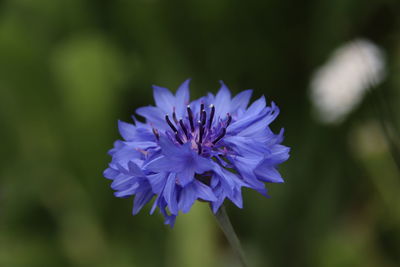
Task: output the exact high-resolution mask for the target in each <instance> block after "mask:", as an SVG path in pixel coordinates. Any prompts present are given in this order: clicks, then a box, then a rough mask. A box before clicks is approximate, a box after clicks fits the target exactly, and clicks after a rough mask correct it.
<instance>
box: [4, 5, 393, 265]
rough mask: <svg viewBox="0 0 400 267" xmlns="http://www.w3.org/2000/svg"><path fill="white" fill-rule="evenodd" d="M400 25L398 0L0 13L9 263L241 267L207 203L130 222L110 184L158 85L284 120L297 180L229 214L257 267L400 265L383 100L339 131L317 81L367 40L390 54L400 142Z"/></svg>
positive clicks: (288, 167) (40, 8) (387, 93)
mask: <svg viewBox="0 0 400 267" xmlns="http://www.w3.org/2000/svg"><path fill="white" fill-rule="evenodd" d="M399 11H400V9H399V1H398V0H369V1H365V0H334V1H322V0H308V1H289V0H284V1H282V0H266V1H259V0H249V1H228V0H202V1H200V0H190V1H177V0H172V1H161V0H140V1H139V0H136V1H135V0H114V1H112V0H108V1H107V0H97V1H95V0H3V1H1V2H0V138H1V139H0V140H1V152H2V153H1V156H0V266H5V267H22V266H23V267H25V266H27V267H42V266H97V267H103V266H104V267H106V266H107V267H108V266H113V267H125V266H126V267H128V266H129V267H131V266H139V267H146V266H170V267H181V266H182V267H197V266H198V267H203V266H210V267H217V266H229V267H230V266H238V265H237V260H236V258H235V257H234V255H233V254H232V251H231V250H230V248H229V246H228V244H227V242H226V240H225V238H224V236H223V235H222V233H221V231H220V230H219V229H218V227H217V224H216V222H215V220H214V218H213V217H212V215H211V213H210V211H209V209H208V206H207V205H206V204H204V203H198V204H196V205H195V206H194V208H193V209H192V211H191V212H190V213H189V214H186V215H183V216H179V217H178V219H177V223H176V225H175V228H174V229H169V228H168V227H167V226H164V225H163V219H162V217H161V216H160V215H159V214H157V215H155V216H150V215H148V211H149V207H147V208H145V209H144V210H143V211H142V212H141V213H139V214H138V215H137V216H132V215H131V208H132V201H131V200H128V199H117V198H115V197H114V196H113V194H112V190H111V189H110V187H109V183H110V182H109V181H108V180H106V179H105V178H103V177H102V172H103V170H104V169H105V168H106V166H107V163H108V162H109V160H110V158H109V156H108V155H107V154H106V152H107V150H108V149H110V148H111V147H112V143H113V141H114V140H115V139H117V138H119V135H118V132H117V120H118V119H122V120H125V121H129V120H130V116H131V114H133V112H134V110H135V109H136V108H137V107H139V106H143V105H148V104H152V103H153V100H152V96H151V93H152V92H151V85H152V84H158V85H161V86H165V87H168V88H170V89H173V90H175V88H177V87H178V86H179V84H180V83H181V82H183V81H184V80H185V79H186V78H188V77H191V78H192V79H193V80H192V85H191V87H192V98H193V97H199V96H201V95H202V94H204V93H205V92H207V91H212V92H216V90H217V89H218V87H219V85H218V80H224V81H225V82H226V83H227V85H228V86H229V87H230V88H231V89H232V91H234V92H239V91H240V90H243V89H247V88H254V89H255V92H254V97H253V98H254V99H255V97H259V96H261V95H262V94H265V95H266V97H267V99H269V100H274V101H275V102H276V103H277V104H278V105H279V107H280V108H281V115H280V116H279V117H278V119H277V121H276V122H274V123H273V125H272V127H273V129H274V130H279V129H280V127H284V128H285V130H286V139H285V144H286V145H288V146H290V147H292V152H291V158H290V160H289V161H288V162H287V163H285V164H283V165H282V167H281V172H282V174H283V176H284V177H285V180H286V183H284V184H277V185H270V186H269V192H270V195H271V196H272V198H270V199H265V198H263V197H262V196H260V195H259V194H257V193H255V192H253V191H250V190H244V192H243V195H244V206H245V207H244V209H242V210H240V209H237V208H236V207H234V206H232V205H230V204H228V211H229V213H230V215H231V219H232V221H233V224H234V226H235V228H236V230H237V232H238V234H239V236H240V238H241V240H242V242H243V246H244V249H245V251H246V254H247V257H248V259H249V262H250V266H260V267H261V266H284V267H286V266H296V267H299V266H306V267H309V266H328V267H330V266H363V267H369V266H393V267H394V266H400V175H399V171H398V170H399V169H398V168H397V167H396V164H395V161H394V160H393V157H392V156H391V153H390V150H391V149H392V150H393V149H394V150H395V149H396V148H395V147H389V146H388V145H387V144H388V142H387V140H386V139H385V135H384V134H383V131H382V129H381V126H380V121H379V119H378V118H379V116H377V114H376V112H374V109H373V106H374V103H376V102H377V99H376V96H375V95H374V94H368V95H367V96H366V98H365V99H364V101H363V102H362V104H361V105H360V106H359V107H358V108H357V109H356V110H355V111H354V112H352V113H351V114H350V116H349V117H348V118H347V119H346V120H345V121H344V122H342V123H340V124H335V125H326V124H323V123H320V122H319V121H318V120H316V119H315V118H314V117H313V116H312V105H311V101H310V100H309V88H310V80H311V77H312V74H313V73H314V71H315V70H316V69H317V68H318V67H319V66H320V65H321V64H323V63H324V62H326V60H327V59H328V58H329V56H330V55H331V53H332V52H333V51H334V50H335V49H336V48H337V47H338V46H340V45H342V44H343V43H344V42H347V41H349V40H352V39H354V38H357V37H363V38H367V39H369V40H371V41H373V42H374V43H376V44H378V45H379V46H380V47H381V48H382V49H383V51H384V53H385V55H386V68H387V74H386V78H385V80H384V82H383V84H382V85H381V86H380V87H379V88H378V89H379V91H380V94H381V96H382V98H383V99H384V101H386V102H385V103H386V104H385V106H389V107H391V108H392V112H391V114H390V117H391V118H392V119H391V123H392V124H391V129H392V128H393V129H395V125H396V124H397V122H399V116H400V109H399V108H398V107H399V105H400V94H399V92H400V91H399V88H400V75H399V74H400V12H399ZM386 116H387V114H386ZM394 133H395V134H394V136H396V132H395V131H394ZM392 152H393V151H392Z"/></svg>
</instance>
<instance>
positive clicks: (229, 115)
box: [225, 113, 232, 127]
mask: <svg viewBox="0 0 400 267" xmlns="http://www.w3.org/2000/svg"><path fill="white" fill-rule="evenodd" d="M226 115H227V116H228V121H227V122H226V126H225V127H228V126H229V124H231V121H232V116H231V114H229V113H228V114H226Z"/></svg>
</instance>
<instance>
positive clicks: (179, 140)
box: [175, 132, 183, 145]
mask: <svg viewBox="0 0 400 267" xmlns="http://www.w3.org/2000/svg"><path fill="white" fill-rule="evenodd" d="M175 139H176V141H178V143H179V144H181V145H183V142H182V140H181V138H180V137H179V133H178V132H175Z"/></svg>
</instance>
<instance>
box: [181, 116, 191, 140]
mask: <svg viewBox="0 0 400 267" xmlns="http://www.w3.org/2000/svg"><path fill="white" fill-rule="evenodd" d="M179 124H180V125H181V128H182V130H183V132H184V133H185V135H186V138H187V139H189V133H188V131H187V129H186V126H185V124H184V123H183V120H179Z"/></svg>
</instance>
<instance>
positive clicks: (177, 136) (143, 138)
mask: <svg viewBox="0 0 400 267" xmlns="http://www.w3.org/2000/svg"><path fill="white" fill-rule="evenodd" d="M153 88H154V100H155V102H156V106H155V107H154V106H147V107H141V108H139V109H137V110H136V113H137V114H138V115H140V116H142V117H144V118H145V119H146V123H142V122H139V121H137V120H136V119H135V118H133V120H134V124H129V123H125V122H122V121H119V123H118V127H119V132H120V134H121V136H122V138H123V139H124V140H118V141H116V142H115V143H114V148H113V149H111V150H110V151H109V154H110V155H111V156H112V160H111V163H110V164H109V168H107V169H106V170H105V171H104V176H105V177H107V178H109V179H111V180H112V183H111V188H112V189H114V190H115V191H116V192H115V196H117V197H131V196H133V195H135V199H134V207H133V214H137V213H138V212H139V211H140V210H141V209H142V207H143V206H144V205H145V204H146V203H148V202H149V201H150V200H151V199H152V198H153V197H155V201H154V203H153V206H152V208H151V214H152V213H153V212H154V210H155V209H156V208H157V207H158V208H159V210H160V212H161V213H162V214H163V215H164V217H165V223H166V224H169V225H171V227H172V226H173V225H174V222H175V218H176V216H177V215H178V213H179V211H182V212H184V213H186V212H188V211H189V210H190V208H191V207H192V205H193V203H194V202H195V201H196V200H202V201H206V202H209V203H210V205H211V207H212V210H213V212H214V213H215V212H217V210H218V209H219V207H220V206H221V205H222V203H223V202H224V200H225V199H226V198H227V199H229V200H230V201H232V202H233V203H234V204H235V205H236V206H238V207H239V208H242V206H243V201H242V193H241V188H242V187H248V188H252V189H254V190H256V191H258V192H260V193H261V194H263V195H265V196H267V190H266V188H265V183H264V182H270V183H282V182H283V179H282V177H281V175H280V174H279V172H278V171H277V169H276V167H277V165H279V164H280V163H282V162H284V161H286V160H287V159H288V158H289V148H288V147H286V146H283V145H281V144H280V143H281V142H282V140H283V129H282V130H281V131H280V132H279V134H274V133H273V132H272V131H271V129H270V128H269V124H270V123H271V122H272V121H273V120H274V119H275V118H276V117H277V116H278V114H279V109H278V107H277V106H276V105H275V104H274V103H273V102H272V103H271V106H267V105H266V101H265V98H264V96H262V97H261V98H259V99H258V100H256V101H255V102H254V103H252V104H251V105H250V106H248V103H249V100H250V97H251V94H252V91H251V90H246V91H243V92H241V93H239V94H238V95H236V96H235V97H233V98H232V97H231V92H230V91H229V89H228V88H227V87H226V85H225V84H224V83H223V82H221V88H220V90H219V91H218V93H217V95H215V96H214V95H213V94H211V93H209V94H208V95H207V96H205V97H201V98H199V99H197V100H194V101H192V102H190V100H189V80H187V81H185V82H184V83H183V84H182V85H181V86H180V87H179V88H178V90H177V92H176V94H175V95H174V94H172V93H171V92H170V91H169V90H168V89H166V88H163V87H158V86H153Z"/></svg>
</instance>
